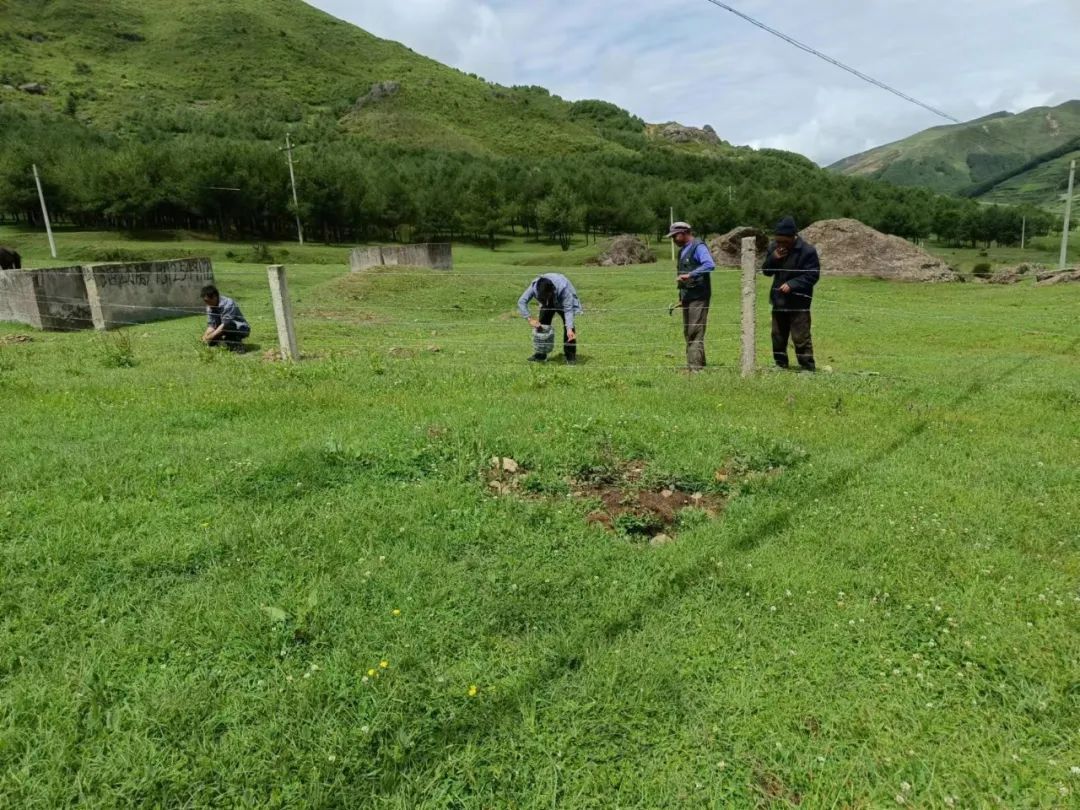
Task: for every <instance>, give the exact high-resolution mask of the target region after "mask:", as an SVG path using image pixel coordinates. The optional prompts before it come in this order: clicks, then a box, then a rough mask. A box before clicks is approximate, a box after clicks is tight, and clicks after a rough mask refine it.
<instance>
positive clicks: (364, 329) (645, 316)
mask: <svg viewBox="0 0 1080 810" xmlns="http://www.w3.org/2000/svg"><path fill="white" fill-rule="evenodd" d="M716 272H717V273H718V274H723V275H725V276H726V275H728V274H731V275H738V274H740V273H741V271H739V270H733V269H727V268H724V269H718V270H717V271H716ZM1064 272H1068V271H1064ZM50 273H54V274H67V275H81V274H82V271H81V269H71V270H59V271H50ZM294 273H295V276H294V279H295V280H310V279H311V278H313V277H314V278H316V279H318V280H320V281H321V280H322V278H323V277H324V276H325V277H326V278H327V279H329V280H352V281H356V282H359V283H362V284H364V285H365V286H366V289H365V290H364V292H363V295H360V296H350V299H349V300H348V301H345V302H342V301H336V300H332V299H331V300H327V296H323V300H321V301H320V302H319V305H318V306H316V305H305V306H302V307H298V308H297V309H296V314H297V318H296V322H297V323H298V324H299V326H300V329H299V335H298V337H299V339H300V341H301V344H302V346H301V348H302V350H303V352H304V354H305V355H306V356H308V357H312V356H315V357H318V356H326V355H350V356H357V355H369V356H370V355H372V354H375V355H380V354H386V355H390V356H394V355H397V356H398V357H401V359H405V357H403V356H407V357H408V358H409V359H412V358H415V357H417V356H420V355H439V354H442V355H446V356H449V357H453V358H461V357H467V358H469V363H468V366H469V367H470V368H473V369H476V368H482V369H484V370H491V371H496V370H498V371H503V370H507V371H509V370H511V369H519V370H520V369H521V368H522V367H523V362H522V361H523V359H524V358H520V357H515V356H514V355H515V354H516V353H519V352H520V353H522V354H524V352H525V351H526V350H527V349H528V348H529V347H530V341H529V339H528V338H527V336H526V335H525V333H524V330H521V331H520V332H519V334H521V337H520V338H515V337H511V336H510V335H511V333H512V331H513V330H520V327H521V325H522V323H523V321H522V320H521V315H520V312H518V311H517V309H516V308H514V307H513V306H512V302H511V301H507V304H506V305H501V304H496V303H491V301H492V300H493V299H494V298H495V297H496V296H495V295H494V294H493V292H494V291H486V292H484V293H483V303H479V304H477V303H470V302H453V300H452V299H453V297H455V296H462V297H469V296H473V297H475V296H476V294H477V291H476V290H469V289H462V288H461V286H460V284H459V283H458V282H459V281H460V280H465V281H466V282H467V283H468V282H471V280H473V279H481V278H482V279H499V280H501V281H505V282H508V283H509V282H514V283H525V282H526V280H528V279H532V278H535V277H536V275H538V273H537V270H536V269H534V268H526V267H520V268H514V269H513V270H506V269H503V270H492V271H478V272H456V271H455V272H446V271H410V270H404V271H397V270H394V269H387V270H375V271H368V272H359V273H343V272H342V270H341V268H340V267H337V266H325V267H323V266H315V267H311V266H305V267H302V268H301V269H299V270H297V271H294ZM1055 274H1056V273H1055V272H1049V273H1046V274H1040V275H1041V276H1042V277H1043V278H1047V277H1052V276H1054V275H1055ZM224 275H225V276H226V277H230V278H235V277H238V276H239V277H248V276H250V277H255V276H258V277H259V278H260V279H265V278H266V277H267V276H266V271H265V270H256V269H254V268H252V269H247V268H242V269H239V270H230V271H228V272H227V273H226V274H224ZM574 276H575V277H579V276H585V277H587V278H595V277H599V276H602V277H604V278H620V277H628V276H629V277H632V278H634V279H636V280H637V281H641V280H642V279H643V278H652V277H655V278H656V279H657V280H658V281H659V279H660V278H661V277H664V278H665V279H668V280H670V277H671V271H670V270H669V269H660V268H657V270H655V271H653V269H652V268H646V269H644V270H642V269H636V270H630V271H627V269H626V268H610V269H608V268H585V269H582V268H577V269H575V270H574ZM416 278H423V279H425V280H428V281H430V282H432V283H433V285H435V286H438V285H444V286H445V288H446V290H445V293H446V301H445V302H442V303H435V304H429V305H427V306H425V305H422V304H416V303H398V301H396V300H393V299H392V296H397V297H400V296H401V294H402V290H401V289H400V288H399V287H398V285H396V284H394V281H395V280H398V279H406V280H411V279H416ZM383 282H386V283H385V284H384V283H383ZM425 291H426V292H427V293H429V294H430V293H431V292H432V290H431V288H430V286H428V287H425ZM435 292H436V293H437V292H438V290H435ZM605 292H606V293H607V294H610V293H611V291H610V290H606V291H605ZM623 294H626V295H639V294H647V293H646V292H645V290H643V289H641V288H640V287H635V288H630V289H627V290H626V291H625V292H624V293H623ZM674 294H675V291H674V290H673V291H672V300H674ZM761 297H762V298H764V299H765V306H760V308H759V312H758V320H759V321H763V320H766V319H767V316H768V311H769V309H768V307H767V303H768V301H767V295H763V296H761ZM267 298H269V296H267ZM813 298H814V302H815V306H816V307H817V312H818V320H819V321H820V320H821V312H822V310H824V312H825V317H826V318H831V317H848V318H849V319H850V318H852V317H856V318H857V317H862V316H866V317H867V318H870V319H872V320H873V321H874V323H875V324H880V323H881V322H882V320H883V319H889V320H890V321H891V322H893V323H895V321H900V322H901V323H908V324H912V325H914V324H923V325H926V324H928V323H929V324H932V325H934V327H935V328H940V327H942V326H950V325H953V324H955V325H957V326H958V327H962V328H964V329H966V330H969V331H970V329H971V328H972V327H975V328H979V329H983V330H986V331H987V332H989V333H992V334H993V335H994V336H995V338H996V339H997V340H998V341H999V342H1000V341H1001V340H1003V339H1005V338H1006V337H1007V336H1008V337H1012V336H1015V337H1035V338H1041V339H1049V340H1062V339H1064V340H1076V339H1078V338H1080V329H1077V330H1074V331H1072V332H1070V331H1069V330H1068V328H1067V326H1065V328H1063V329H1062V330H1060V331H1058V330H1056V329H1049V328H1032V327H1030V326H1027V325H1025V324H1019V323H1014V322H1011V321H1010V320H1009V319H1008V318H1007V317H1003V316H1006V315H1008V314H1010V313H1005V312H1002V313H1001V315H996V314H994V313H971V312H969V313H956V312H945V311H941V310H938V309H932V308H927V307H926V306H920V308H919V309H918V310H917V311H910V310H905V309H903V308H901V307H899V306H897V305H896V304H877V303H873V302H867V301H860V300H854V301H852V300H841V299H838V298H834V297H832V296H831V295H828V294H825V295H822V294H821V293H820V292H819V293H817V294H815V295H814V297H813ZM5 299H6V300H8V301H11V302H13V303H21V304H25V305H33V306H37V307H39V308H41V307H44V308H45V309H46V310H49V309H52V310H54V313H53V315H54V316H56V317H52V318H50V329H49V331H55V332H63V333H79V332H85V331H86V328H85V327H83V326H82V325H64V324H63V323H59V322H57V317H59V318H61V319H62V318H64V317H67V318H69V319H71V318H76V319H78V320H81V321H83V322H84V323H86V324H87V325H89V322H90V320H91V318H90V312H89V310H90V307H89V303H88V300H87V299H86V298H84V297H74V296H59V295H41V294H19V293H15V294H8V295H6V296H5ZM264 303H265V302H261V301H260V302H259V304H258V305H256V306H254V307H253V309H254V310H256V311H258V313H259V314H258V315H257V317H255V318H253V319H250V323H252V325H253V326H254V327H255V328H256V332H257V333H258V334H259V335H261V334H266V335H267V336H272V337H273V338H275V344H276V337H277V324H276V323H275V320H274V317H273V316H272V315H269V314H263V312H262V311H261V310H262V305H263V304H264ZM106 309H107V311H108V313H110V314H109V316H108V317H107V318H106V320H105V323H104V326H106V327H107V328H108V329H121V328H129V327H145V326H146V321H145V319H144V314H145V312H146V310H147V309H148V306H146V305H140V304H124V303H109V304H108V305H107V307H106ZM153 309H154V310H155V314H156V315H157V316H163V317H164V318H185V317H191V318H194V317H205V316H206V315H207V309H206V307H205V306H204V305H201V304H194V303H193V304H192V305H190V306H175V305H172V306H161V307H153ZM117 311H128V312H130V313H131V317H130V318H123V317H117V316H116V312H117ZM773 311H781V312H784V311H789V310H773ZM800 311H802V310H800ZM841 313H842V315H841ZM413 315H415V317H414V316H413ZM669 316H670V317H669ZM1061 317H1062V323H1063V324H1065V325H1072V324H1074V323H1075V320H1074V319H1072V318H1070V317H1069V316H1068V314H1067V313H1065V312H1063V314H1062V316H1061ZM579 318H580V319H579V321H578V330H579V331H578V334H579V340H578V351H579V353H580V355H581V363H580V364H581V365H582V366H584V367H586V368H588V369H595V370H600V371H604V372H611V373H645V372H672V371H675V370H679V369H685V364H684V363H683V362H682V361H681V351H680V350H681V346H680V345H679V342H678V341H679V337H680V332H681V327H682V319H681V317H680V316H679V312H678V310H677V308H676V306H673V305H672V304H666V305H665V304H637V303H628V304H627V305H625V306H623V305H616V304H605V305H602V306H596V307H586V311H585V313H584V314H583V315H582V316H579ZM100 319H101V313H100V312H99V324H100ZM710 321H711V323H710V327H711V330H710V333H709V337H708V352H709V354H710V355H711V356H712V357H713V358H715V357H717V356H718V355H720V356H722V357H724V358H725V359H728V354H729V352H730V360H731V362H730V365H728V364H727V363H724V362H721V363H720V364H719V365H715V361H714V365H713V366H712V367H710V369H709V372H710V373H721V374H722V373H735V372H737V371H738V368H737V367H738V363H737V361H736V358H737V348H736V347H735V346H734V345H733V344H734V343H735V342H737V340H738V337H739V334H740V329H741V326H742V324H741V321H742V318H741V313H740V311H739V304H738V298H736V297H735V296H734V295H733V296H731V298H730V299H727V300H724V301H723V303H721V302H720V301H718V300H717V297H716V295H715V294H714V298H713V302H712V306H711V307H710ZM623 325H626V326H632V327H633V328H634V329H635V330H636V335H635V338H634V339H627V338H626V337H624V336H623V332H622V328H623ZM616 328H618V329H619V330H620V331H619V333H616V334H612V330H613V329H616ZM418 332H423V334H418ZM946 334H948V332H945V331H943V332H942V335H943V336H944V335H946ZM962 334H967V333H966V332H965V333H962ZM768 339H769V336H768V334H765V335H763V336H762V340H761V341H760V342H761V343H768ZM192 342H193V345H194V344H196V339H195V338H194V337H193V339H192ZM829 348H830V349H834V348H836V347H832V346H830V347H829ZM762 349H764V350H762ZM758 354H759V358H762V359H766V360H768V361H771V360H772V351H771V346H769V347H767V348H765V347H761V348H759V352H758ZM995 354H996V355H998V356H1001V352H1000V350H998V349H995ZM819 355H820V356H824V357H826V358H831V357H832V356H833V355H840V356H843V357H844V358H845V361H846V363H847V364H848V365H849V366H854V365H856V364H859V365H870V364H884V367H885V368H886V369H887V372H882V371H879V370H877V369H874V368H861V369H860V368H844V369H841V370H835V371H834V370H832V369H828V370H829V371H830V372H832V373H835V374H840V375H843V376H849V377H859V378H863V379H866V378H876V377H883V376H887V377H888V379H891V380H902V381H933V380H935V379H936V378H937V375H936V374H927V375H922V376H920V375H919V374H914V375H913V374H911V373H910V372H911V370H912V369H913V368H914V367H916V366H917V365H918V363H917V362H915V361H914V360H915V359H914V358H912V357H911V356H910V355H904V354H898V353H890V352H878V351H876V350H874V349H870V350H867V349H866V348H856V349H852V347H850V346H844V347H842V348H840V349H839V350H837V351H829V352H826V353H821V352H819ZM556 356H557V355H556ZM628 356H634V357H635V358H636V359H635V361H633V362H628V361H627V359H626V358H627V357H628ZM1015 356H1016V357H1018V358H1023V359H1027V360H1030V361H1032V362H1035V361H1036V360H1037V359H1038V358H1037V357H1035V356H1031V355H1015ZM827 362H828V361H827ZM905 365H906V366H908V367H909V368H908V369H904V368H898V367H902V366H905ZM825 368H828V366H825Z"/></svg>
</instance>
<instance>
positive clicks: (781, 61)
mask: <svg viewBox="0 0 1080 810" xmlns="http://www.w3.org/2000/svg"><path fill="white" fill-rule="evenodd" d="M310 1H311V2H312V4H313V5H316V6H318V7H320V8H323V9H325V10H326V11H329V12H331V13H332V14H336V15H337V16H339V17H342V18H344V19H347V20H350V21H351V22H354V23H356V24H357V25H359V26H361V27H362V28H365V29H367V30H369V31H371V32H372V33H374V34H376V35H378V36H381V37H385V38H388V39H395V40H397V41H399V42H403V43H405V44H406V45H408V46H409V47H411V48H413V49H414V50H416V51H418V52H420V53H424V54H426V55H428V56H431V57H432V58H435V59H438V60H439V61H442V62H445V63H447V64H450V65H453V66H454V67H458V68H461V69H462V70H466V71H469V72H473V73H478V74H480V75H482V76H484V77H485V78H488V79H491V80H494V81H498V82H501V83H503V84H540V85H544V86H545V87H548V88H550V89H551V90H552V91H553V92H556V93H558V94H560V95H562V96H565V97H567V98H602V99H606V100H608V101H612V102H615V103H616V104H619V105H621V106H623V107H626V108H627V109H629V110H631V111H632V112H634V113H635V114H637V115H641V116H642V117H643V118H646V119H647V120H650V121H668V120H678V121H681V122H683V123H686V124H694V125H699V126H700V125H702V124H706V123H711V124H712V125H713V126H714V127H716V129H717V131H718V132H719V133H720V135H721V137H723V138H726V139H727V140H730V141H733V142H735V143H751V144H758V145H767V146H776V147H780V148H787V149H793V150H795V151H798V152H802V153H803V154H806V155H809V156H810V157H812V158H814V159H815V160H818V161H819V162H823V163H828V162H831V161H833V160H836V159H839V158H841V157H844V156H846V155H848V154H851V153H854V152H859V151H862V150H864V149H866V148H868V147H870V146H874V145H877V144H880V143H885V142H888V141H892V140H896V139H899V138H902V137H904V136H906V135H909V134H911V133H913V132H915V131H918V130H920V129H923V128H925V127H928V126H934V125H936V124H939V123H942V121H941V119H938V118H935V117H934V116H933V115H932V114H930V113H928V112H926V111H924V110H921V109H920V108H918V107H915V106H913V105H911V104H909V103H908V102H905V101H903V100H901V99H899V98H896V97H895V96H892V95H890V94H888V93H886V92H884V91H883V90H880V89H878V88H875V87H872V86H870V85H867V84H865V83H863V82H861V81H860V80H859V79H857V78H855V77H854V76H851V75H849V74H847V73H844V72H843V71H840V70H839V69H837V68H835V67H833V66H831V65H828V64H826V63H824V62H822V61H820V60H818V59H815V58H814V57H812V56H810V55H809V54H805V53H803V52H801V51H798V50H796V49H795V48H793V47H791V46H790V45H787V44H786V43H784V42H782V41H780V40H778V39H776V38H774V37H772V36H770V35H768V34H766V33H765V32H763V31H761V30H759V29H757V28H754V27H753V26H751V25H749V24H748V23H746V22H745V21H743V20H740V19H738V18H737V17H735V16H733V15H731V14H729V13H728V12H725V11H722V10H721V9H719V8H717V7H715V6H713V5H711V4H709V3H708V2H706V0H654V1H653V2H649V3H638V4H633V5H631V4H628V3H626V2H621V1H620V0H542V2H524V1H523V0H519V1H518V2H513V1H512V0H310ZM731 3H732V5H735V6H736V7H738V8H740V9H741V10H743V11H745V12H746V13H748V14H752V15H755V16H758V17H760V18H761V19H763V20H764V21H765V22H767V23H769V24H770V25H772V26H774V27H775V28H778V29H781V30H783V31H785V32H787V33H790V34H791V35H793V36H795V37H796V38H798V39H801V40H803V41H804V42H806V43H808V44H810V45H812V46H814V47H816V48H818V49H820V50H822V51H824V52H826V53H828V54H830V55H831V56H834V57H835V58H837V59H840V60H842V61H845V62H847V63H849V64H851V65H853V66H854V67H856V68H859V69H860V70H863V71H864V72H866V73H869V74H870V75H873V76H875V77H877V78H879V79H881V80H882V81H885V82H887V83H889V84H892V85H894V86H896V87H898V88H899V89H901V90H903V91H904V92H906V93H908V94H910V95H913V96H915V97H916V98H919V99H921V100H923V101H925V102H927V103H928V104H931V105H933V106H937V107H940V108H941V109H944V110H946V111H947V112H949V113H951V114H952V115H955V116H957V117H958V118H961V119H967V118H974V117H977V116H981V115H986V114H989V113H992V112H997V111H999V110H1002V109H1009V110H1012V111H1014V112H1016V111H1020V110H1022V109H1026V108H1027V107H1030V106H1033V105H1040V104H1056V103H1060V102H1062V101H1066V100H1068V99H1069V98H1070V97H1072V96H1073V95H1077V94H1078V93H1077V90H1076V88H1077V86H1078V85H1080V61H1078V60H1076V59H1075V56H1074V54H1073V53H1072V42H1071V39H1072V34H1071V32H1072V31H1075V30H1076V26H1077V24H1080V4H1078V3H1077V2H1076V0H948V2H945V1H944V0H862V2H854V0H818V2H814V3H807V2H805V1H804V0H731Z"/></svg>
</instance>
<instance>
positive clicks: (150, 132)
mask: <svg viewBox="0 0 1080 810" xmlns="http://www.w3.org/2000/svg"><path fill="white" fill-rule="evenodd" d="M287 132H291V133H292V135H293V137H294V142H295V143H296V144H297V148H298V150H299V153H298V155H297V157H298V159H299V162H300V166H299V177H298V181H297V183H298V186H299V189H298V192H299V193H298V198H299V207H298V208H297V207H296V206H294V204H293V201H292V194H291V191H290V189H289V184H290V178H289V174H288V171H287V168H286V166H285V161H284V159H283V157H282V155H281V154H280V152H279V147H280V146H281V144H282V141H283V140H284V137H285V135H286V133H287ZM35 164H36V165H38V166H39V167H40V169H41V174H42V178H43V182H44V185H45V192H46V195H47V197H48V199H49V201H50V207H51V209H52V213H53V216H54V219H56V220H57V221H58V222H59V223H61V224H63V225H71V226H76V227H83V228H87V227H90V228H108V229H118V230H127V231H131V230H138V229H152V230H169V229H174V230H175V229H181V230H195V231H204V232H205V231H211V230H213V231H217V232H218V234H219V236H221V237H223V238H224V237H226V236H227V235H232V236H234V237H236V238H241V237H243V238H248V237H255V238H276V239H280V238H283V237H285V236H286V235H287V234H289V233H293V232H294V231H295V227H296V220H297V217H299V219H300V220H301V222H302V223H303V224H304V225H305V226H306V227H307V228H308V230H309V233H312V234H318V236H319V237H321V239H322V240H323V241H326V242H355V241H363V240H386V239H391V240H399V239H405V240H415V239H428V238H448V239H450V240H454V239H455V238H461V237H465V238H470V239H476V240H479V239H483V240H484V241H485V242H486V243H487V244H489V245H490V246H491V247H492V248H494V247H496V246H497V244H498V236H499V234H500V233H502V234H505V233H506V232H509V233H510V234H511V235H513V234H516V233H518V232H519V229H520V230H521V231H524V232H525V233H528V234H531V235H533V236H535V237H537V238H541V237H546V238H548V239H553V240H560V241H562V242H564V243H565V240H566V237H567V235H568V234H570V233H573V232H575V231H576V232H582V231H583V232H585V233H588V234H594V235H595V234H611V233H619V232H636V233H646V232H662V231H663V229H665V228H666V227H667V224H668V217H669V213H670V209H671V207H672V206H675V207H676V211H677V212H678V214H679V216H680V217H682V218H685V219H688V220H689V221H692V222H694V223H695V224H696V225H697V226H698V227H699V229H700V230H701V231H702V232H703V233H706V232H720V233H722V232H724V231H727V230H729V229H730V228H733V227H735V226H737V225H743V224H752V225H756V226H759V227H768V226H769V225H771V224H772V223H774V222H775V221H776V218H777V217H778V216H780V215H782V214H785V213H790V214H793V215H795V216H796V218H797V219H798V220H799V221H801V222H812V221H816V220H819V219H828V218H836V217H857V218H859V219H861V220H863V221H864V222H867V223H868V224H871V225H872V226H874V227H877V228H880V229H882V230H888V231H889V232H890V233H895V234H898V235H902V236H906V237H909V238H925V237H926V236H928V235H929V234H931V233H937V234H949V233H952V229H951V228H950V225H949V223H956V222H960V221H966V222H974V221H975V219H976V215H977V212H976V211H975V210H974V209H976V206H975V204H974V203H970V202H964V201H959V200H955V201H945V202H941V201H938V200H935V198H934V195H933V194H932V193H931V192H929V191H927V190H925V189H917V188H911V189H897V188H896V187H895V186H892V185H888V184H885V183H876V182H874V181H873V180H865V179H862V178H851V177H843V176H840V175H838V174H835V173H831V172H826V171H825V170H823V169H821V168H819V167H818V166H817V165H816V164H814V163H812V162H811V161H809V160H807V159H806V158H804V157H802V156H800V155H795V154H792V153H788V152H779V151H776V150H768V149H764V150H754V149H750V148H748V147H734V146H732V145H731V144H729V143H726V142H725V141H723V140H722V139H721V138H720V136H719V135H718V134H717V133H716V132H715V131H713V130H712V129H710V128H707V127H706V128H704V129H693V128H687V127H684V126H681V125H679V124H678V123H674V122H668V123H654V124H647V123H646V122H645V121H643V120H642V119H640V118H638V117H636V116H634V115H633V114H632V113H630V112H627V111H625V110H622V109H620V108H618V107H616V106H615V105H613V104H610V103H607V102H604V101H597V100H583V101H574V102H570V101H566V100H563V99H561V98H559V97H557V96H554V95H552V94H551V93H549V92H548V91H547V90H545V89H543V88H540V87H504V86H501V85H497V84H493V83H491V82H488V81H485V80H484V79H482V78H480V77H477V76H472V75H467V74H465V73H462V72H461V71H458V70H455V69H453V68H449V67H446V66H445V65H441V64H439V63H438V62H435V61H434V60H431V59H428V58H426V57H424V56H421V55H418V54H416V53H414V52H413V51H411V50H410V49H408V48H406V47H404V46H403V45H400V44H397V43H394V42H388V41H386V40H382V39H379V38H377V37H374V36H372V35H371V34H369V33H367V32H365V31H362V30H361V29H359V28H356V27H355V26H353V25H350V24H348V23H346V22H343V21H341V20H338V19H336V18H334V17H332V16H330V15H328V14H325V13H323V12H321V11H318V10H316V9H315V8H313V7H311V6H309V5H307V4H306V3H304V2H301V0H185V2H180V3H177V2H166V0H0V220H2V219H5V218H10V219H13V220H14V221H15V222H17V223H22V224H28V225H31V226H37V225H40V223H39V222H38V219H39V217H40V211H39V208H38V202H37V193H36V188H35V186H34V182H33V176H32V166H33V165H35ZM1011 219H1012V220H1014V221H1015V222H1017V223H1020V222H1022V215H1017V216H1014V217H1012V218H1011ZM968 230H969V231H971V234H960V235H957V236H956V237H955V238H956V239H961V237H963V241H971V240H972V239H973V238H975V236H974V235H973V234H974V233H975V230H978V229H968ZM1012 231H1016V239H1018V238H1019V229H1018V228H1012V229H1010V230H1009V233H1011V232H1012ZM980 233H982V232H981V231H980ZM993 234H994V235H993V236H991V232H990V231H987V232H986V233H983V234H982V238H983V239H984V240H985V239H987V238H995V239H999V240H1006V241H1008V240H1011V239H1012V238H1013V237H1012V236H1009V235H1008V234H1006V233H1004V232H1001V229H997V230H996V231H994V232H993ZM1014 241H1015V240H1014Z"/></svg>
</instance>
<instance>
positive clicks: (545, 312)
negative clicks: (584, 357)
mask: <svg viewBox="0 0 1080 810" xmlns="http://www.w3.org/2000/svg"><path fill="white" fill-rule="evenodd" d="M533 299H536V300H537V301H539V302H540V313H539V314H540V317H539V318H534V317H533V316H532V315H531V314H530V313H529V304H530V303H531V302H532V301H533ZM518 312H520V313H521V317H523V318H525V319H526V320H527V321H528V322H529V326H531V327H532V328H533V335H534V345H535V346H536V347H537V348H536V351H535V352H534V353H533V356H532V357H530V358H529V362H530V363H544V362H546V361H547V359H548V353H549V352H550V350H551V348H552V347H554V341H555V338H554V337H552V338H551V347H546V346H545V347H544V349H541V348H540V347H541V345H542V344H543V341H542V340H540V339H539V338H540V337H542V336H543V335H544V333H546V332H547V331H548V330H550V329H551V324H552V323H553V322H554V321H555V316H556V315H558V316H559V317H560V318H561V319H562V322H563V357H564V358H565V359H566V364H567V365H568V366H572V365H574V364H575V363H577V349H578V343H577V329H576V326H575V322H574V319H575V317H576V316H578V315H581V314H582V313H583V312H584V309H582V306H581V299H579V298H578V294H577V290H575V289H574V285H573V284H571V283H570V279H568V278H567V277H566V276H564V275H561V274H560V273H545V274H544V275H542V276H540V278H538V279H536V280H535V281H533V283H532V284H530V285H529V288H528V289H527V290H525V292H524V293H522V295H521V298H520V299H518Z"/></svg>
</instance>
